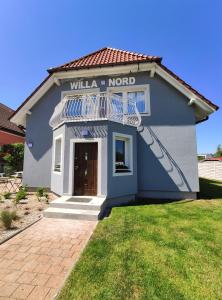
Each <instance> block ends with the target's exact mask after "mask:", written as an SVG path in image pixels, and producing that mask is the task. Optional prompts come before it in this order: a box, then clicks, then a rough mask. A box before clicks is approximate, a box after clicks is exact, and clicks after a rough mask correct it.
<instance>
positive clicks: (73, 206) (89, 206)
mask: <svg viewBox="0 0 222 300" xmlns="http://www.w3.org/2000/svg"><path fill="white" fill-rule="evenodd" d="M50 207H58V208H70V209H80V210H100V205H93V204H89V203H79V202H68V201H66V202H59V201H57V202H55V201H52V202H51V203H50Z"/></svg>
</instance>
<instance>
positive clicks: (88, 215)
mask: <svg viewBox="0 0 222 300" xmlns="http://www.w3.org/2000/svg"><path fill="white" fill-rule="evenodd" d="M43 215H44V217H47V218H59V219H75V220H88V221H94V220H98V219H99V215H100V210H83V209H70V208H59V207H49V208H47V209H46V210H45V211H44V212H43Z"/></svg>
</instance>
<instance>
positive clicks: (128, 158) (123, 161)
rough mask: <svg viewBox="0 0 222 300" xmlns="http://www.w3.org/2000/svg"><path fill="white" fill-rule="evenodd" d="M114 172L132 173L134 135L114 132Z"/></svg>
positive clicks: (115, 173)
mask: <svg viewBox="0 0 222 300" xmlns="http://www.w3.org/2000/svg"><path fill="white" fill-rule="evenodd" d="M113 174H114V175H131V174H132V136H129V135H124V134H117V133H113Z"/></svg>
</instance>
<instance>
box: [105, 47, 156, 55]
mask: <svg viewBox="0 0 222 300" xmlns="http://www.w3.org/2000/svg"><path fill="white" fill-rule="evenodd" d="M107 49H110V50H115V51H121V52H124V53H127V54H132V55H138V56H145V57H150V56H152V57H155V56H154V55H147V54H143V53H138V52H134V51H128V50H123V49H117V48H113V47H107Z"/></svg>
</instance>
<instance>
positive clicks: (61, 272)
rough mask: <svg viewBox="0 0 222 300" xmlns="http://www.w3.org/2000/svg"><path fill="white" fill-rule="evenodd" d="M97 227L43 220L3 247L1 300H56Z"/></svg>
mask: <svg viewBox="0 0 222 300" xmlns="http://www.w3.org/2000/svg"><path fill="white" fill-rule="evenodd" d="M96 224H97V221H83V220H63V219H46V218H43V219H42V220H40V221H39V222H37V223H36V224H34V225H33V226H31V227H29V228H28V229H26V230H25V231H23V232H21V233H20V234H18V235H16V236H15V237H13V238H12V239H10V240H9V241H7V242H5V243H3V244H2V245H0V300H1V299H35V300H36V299H38V300H41V299H53V298H54V297H55V296H56V294H57V293H58V291H59V289H60V288H61V287H62V285H63V283H64V281H65V279H66V277H67V275H68V274H69V272H70V270H71V268H72V267H73V265H74V264H75V262H76V261H77V260H78V258H79V255H80V253H81V251H82V250H83V248H84V247H85V245H86V243H87V242H88V240H89V238H90V236H91V234H92V232H93V230H94V229H95V227H96Z"/></svg>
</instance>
